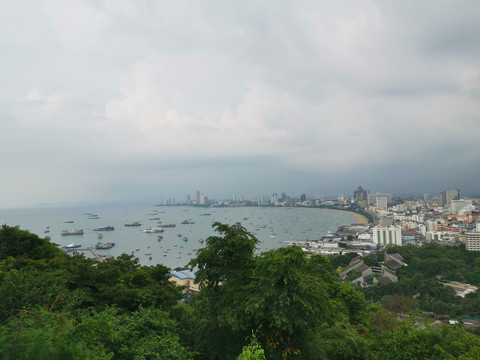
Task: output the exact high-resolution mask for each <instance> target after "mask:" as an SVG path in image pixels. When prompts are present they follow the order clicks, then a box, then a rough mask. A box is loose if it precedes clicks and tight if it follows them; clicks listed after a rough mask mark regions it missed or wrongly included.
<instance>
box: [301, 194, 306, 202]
mask: <svg viewBox="0 0 480 360" xmlns="http://www.w3.org/2000/svg"><path fill="white" fill-rule="evenodd" d="M305 200H307V196H306V195H305V194H302V195H300V201H301V202H304V201H305Z"/></svg>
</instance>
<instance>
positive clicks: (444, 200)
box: [353, 186, 480, 251]
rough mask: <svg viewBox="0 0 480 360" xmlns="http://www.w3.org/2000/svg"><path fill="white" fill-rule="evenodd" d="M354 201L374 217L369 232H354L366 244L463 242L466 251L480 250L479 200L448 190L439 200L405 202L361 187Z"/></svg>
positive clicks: (433, 198)
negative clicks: (370, 192)
mask: <svg viewBox="0 0 480 360" xmlns="http://www.w3.org/2000/svg"><path fill="white" fill-rule="evenodd" d="M353 202H354V203H355V204H356V205H357V206H358V207H360V208H363V209H365V211H368V212H369V213H370V214H371V215H372V216H373V218H374V223H375V225H373V226H372V227H371V228H370V229H369V230H368V231H367V232H363V233H358V232H357V233H355V236H356V237H357V238H358V237H359V238H361V239H362V240H363V241H371V242H372V243H374V244H376V245H378V246H380V247H382V246H388V245H397V246H402V245H404V244H417V245H419V244H422V243H424V242H431V241H435V242H441V243H444V244H449V245H458V244H459V243H464V244H465V246H466V249H467V250H470V251H480V209H479V207H478V206H479V201H478V200H477V199H467V198H462V197H461V196H460V190H458V189H453V190H445V191H442V192H441V193H440V196H438V197H431V196H430V195H429V194H425V195H424V197H423V199H415V200H409V201H402V200H399V199H396V200H394V199H392V196H391V195H390V194H381V193H376V194H368V193H367V191H366V190H365V189H363V188H362V187H361V186H360V187H358V189H357V190H355V191H354V195H353Z"/></svg>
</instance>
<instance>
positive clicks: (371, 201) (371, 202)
mask: <svg viewBox="0 0 480 360" xmlns="http://www.w3.org/2000/svg"><path fill="white" fill-rule="evenodd" d="M382 197H386V198H387V205H390V204H391V203H392V195H391V194H381V193H375V194H368V205H376V204H377V199H378V198H382Z"/></svg>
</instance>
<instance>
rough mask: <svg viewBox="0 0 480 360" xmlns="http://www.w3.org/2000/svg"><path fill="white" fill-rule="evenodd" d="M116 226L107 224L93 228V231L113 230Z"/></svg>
mask: <svg viewBox="0 0 480 360" xmlns="http://www.w3.org/2000/svg"><path fill="white" fill-rule="evenodd" d="M113 230H115V228H114V227H113V226H105V227H99V228H95V229H93V231H113Z"/></svg>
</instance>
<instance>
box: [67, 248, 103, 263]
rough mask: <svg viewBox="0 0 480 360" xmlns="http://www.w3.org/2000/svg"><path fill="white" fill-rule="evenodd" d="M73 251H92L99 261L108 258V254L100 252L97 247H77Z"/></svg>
mask: <svg viewBox="0 0 480 360" xmlns="http://www.w3.org/2000/svg"><path fill="white" fill-rule="evenodd" d="M73 251H90V252H91V253H92V254H93V256H94V257H95V258H96V259H97V260H98V261H103V260H105V259H106V258H107V255H102V254H100V253H99V252H98V250H97V249H95V248H94V247H89V248H83V249H82V248H77V249H74V250H73Z"/></svg>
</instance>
